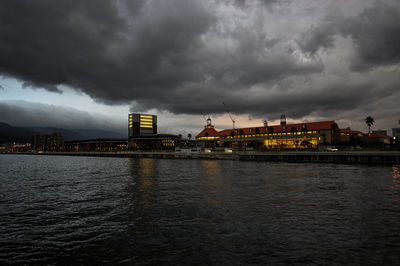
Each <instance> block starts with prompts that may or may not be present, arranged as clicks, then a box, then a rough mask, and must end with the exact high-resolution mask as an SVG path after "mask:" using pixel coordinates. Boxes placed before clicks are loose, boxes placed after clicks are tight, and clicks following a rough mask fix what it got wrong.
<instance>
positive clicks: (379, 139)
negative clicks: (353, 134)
mask: <svg viewBox="0 0 400 266" xmlns="http://www.w3.org/2000/svg"><path fill="white" fill-rule="evenodd" d="M366 137H367V138H366V143H367V145H369V146H386V145H390V137H388V136H386V135H383V134H379V133H368V134H366Z"/></svg>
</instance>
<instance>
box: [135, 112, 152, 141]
mask: <svg viewBox="0 0 400 266" xmlns="http://www.w3.org/2000/svg"><path fill="white" fill-rule="evenodd" d="M154 134H157V116H156V115H149V114H134V113H133V114H129V133H128V136H129V138H132V137H139V136H144V135H154Z"/></svg>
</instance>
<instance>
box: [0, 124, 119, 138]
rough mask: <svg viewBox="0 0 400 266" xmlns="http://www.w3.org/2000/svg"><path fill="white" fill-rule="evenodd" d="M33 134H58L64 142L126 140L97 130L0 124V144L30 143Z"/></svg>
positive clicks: (115, 133) (115, 134)
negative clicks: (108, 139) (107, 139)
mask: <svg viewBox="0 0 400 266" xmlns="http://www.w3.org/2000/svg"><path fill="white" fill-rule="evenodd" d="M34 133H45V134H51V133H60V134H61V135H63V137H64V140H65V141H71V140H86V139H106V138H127V135H126V134H122V133H120V132H113V131H107V130H97V129H74V130H69V129H65V128H56V127H14V126H11V125H9V124H7V123H2V122H0V143H7V142H22V143H23V142H31V139H32V134H34Z"/></svg>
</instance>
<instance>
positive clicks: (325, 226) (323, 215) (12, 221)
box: [0, 155, 400, 265]
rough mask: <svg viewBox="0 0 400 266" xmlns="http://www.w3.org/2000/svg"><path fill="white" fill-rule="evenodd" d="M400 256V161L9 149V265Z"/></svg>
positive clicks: (1, 244) (389, 259)
mask: <svg viewBox="0 0 400 266" xmlns="http://www.w3.org/2000/svg"><path fill="white" fill-rule="evenodd" d="M117 263H121V264H135V265H246V264H255V265H267V264H269V265H277V264H278V265H279V264H292V265H295V264H333V265H343V264H351V265H354V264H356V265H371V264H376V265H388V264H392V265H394V264H399V263H400V170H399V167H368V166H356V165H333V164H292V163H268V162H240V161H209V160H167V159H163V160H159V159H123V158H90V157H65V156H59V157H57V156H24V155H0V264H3V265H4V264H91V265H99V264H117Z"/></svg>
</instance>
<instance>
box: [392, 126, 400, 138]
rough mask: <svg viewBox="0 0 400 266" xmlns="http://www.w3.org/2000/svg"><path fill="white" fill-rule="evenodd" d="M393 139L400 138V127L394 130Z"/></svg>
mask: <svg viewBox="0 0 400 266" xmlns="http://www.w3.org/2000/svg"><path fill="white" fill-rule="evenodd" d="M392 137H396V138H400V127H398V128H392Z"/></svg>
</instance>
